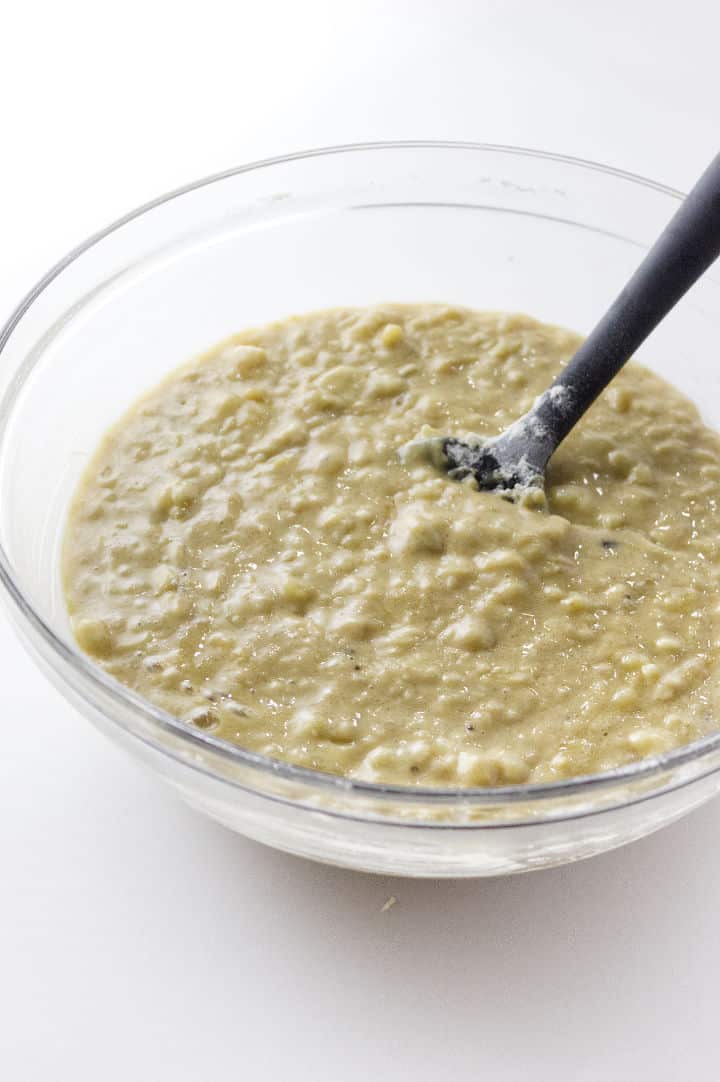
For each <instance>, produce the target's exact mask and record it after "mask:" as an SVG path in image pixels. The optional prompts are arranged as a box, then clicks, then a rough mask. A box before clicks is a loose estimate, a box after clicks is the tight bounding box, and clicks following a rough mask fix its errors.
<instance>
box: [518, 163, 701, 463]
mask: <svg viewBox="0 0 720 1082" xmlns="http://www.w3.org/2000/svg"><path fill="white" fill-rule="evenodd" d="M718 255H720V154H718V155H717V157H716V158H715V159H714V160H713V161H712V162H711V163H710V165H709V166H708V168H707V169H706V170H705V172H704V173H703V175H702V176H701V177H700V180H699V181H698V182H697V184H696V185H695V187H694V188H693V189H692V191H691V192H690V194H689V195H688V196H687V197H686V199H685V200H684V201H683V203H682V204H681V206H680V208H679V210H678V211H677V212H676V213H675V215H674V217H673V218H672V219H671V221H670V223H669V224H668V225H667V227H666V228H665V230H664V232H663V233H661V235H660V237H659V238H658V239H657V241H656V242H655V244H654V245H653V247H652V248H651V249H650V251H649V252H648V254H647V255H646V256H645V258H644V259H643V261H642V263H641V264H640V266H639V267H638V269H637V270H636V271H635V273H634V274H633V276H632V278H631V279H630V281H629V282H628V284H627V285H626V286H625V288H624V289H623V291H622V293H621V294H620V295H619V296H618V297H617V298H616V300H615V301H614V302H613V303H612V305H611V306H610V308H609V309H608V311H607V313H606V314H605V315H604V316H603V318H602V319H601V320H600V322H599V323H598V325H597V326H596V327H595V329H594V331H592V333H591V334H590V335H589V337H588V338H587V339H586V340H585V342H583V344H582V346H581V347H580V349H579V350H578V351H577V353H576V354H575V356H574V357H573V358H572V360H571V361H570V362H569V363H568V365H567V366H566V367H565V369H563V371H562V372H561V373H560V375H559V376H558V378H557V379H556V380H555V383H554V384H553V386H554V387H562V388H566V389H567V393H562V392H561V393H560V394H556V395H555V396H552V395H546V396H543V400H542V401H541V402H540V403H539V406H538V419H539V420H541V421H544V422H545V423H546V425H547V426H548V428H549V429H550V430H551V431H552V435H553V437H554V444H555V447H557V445H558V444H559V443H560V441H561V440H563V439H564V438H565V436H566V435H567V434H568V432H569V431H570V429H571V428H572V427H573V425H575V424H576V422H577V421H578V420H579V419H580V417H582V415H583V414H584V413H585V411H586V410H587V409H588V407H589V406H591V405H592V403H593V402H594V401H595V399H596V398H597V396H598V395H599V394H600V392H601V391H602V390H603V388H605V387H606V386H607V384H608V383H609V382H610V380H611V379H612V378H613V376H615V375H616V374H617V372H618V371H619V370H620V369H621V368H622V366H623V365H624V364H625V362H626V361H627V360H628V359H629V358H630V357H631V356H632V354H633V353H634V352H635V350H636V349H637V348H638V346H640V345H641V344H642V343H643V342H644V341H645V339H646V338H647V336H648V335H649V334H650V332H651V331H652V330H653V329H654V328H655V327H656V326H657V324H658V323H659V322H660V320H661V319H662V318H663V317H664V316H666V315H667V313H668V312H669V311H670V309H671V308H672V307H673V306H674V305H675V304H676V303H677V302H678V301H679V300H680V298H681V297H682V296H683V294H684V293H685V292H686V291H687V290H688V289H689V288H690V286H691V285H692V284H693V282H695V281H696V280H697V279H698V278H699V277H700V275H701V274H702V273H703V272H704V271H706V270H707V268H708V267H709V266H710V264H711V263H712V262H713V261H714V260H715V259H717V257H718ZM554 449H555V448H554V447H553V448H552V449H551V450H550V453H552V450H554ZM548 457H549V456H548Z"/></svg>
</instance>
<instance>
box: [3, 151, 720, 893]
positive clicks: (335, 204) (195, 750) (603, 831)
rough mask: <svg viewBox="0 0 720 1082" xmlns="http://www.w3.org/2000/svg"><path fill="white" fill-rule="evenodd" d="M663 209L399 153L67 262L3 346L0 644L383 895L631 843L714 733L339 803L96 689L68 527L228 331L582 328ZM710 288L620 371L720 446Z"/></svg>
mask: <svg viewBox="0 0 720 1082" xmlns="http://www.w3.org/2000/svg"><path fill="white" fill-rule="evenodd" d="M679 198H681V197H680V195H679V194H678V193H677V192H674V191H671V190H670V189H668V188H665V187H662V186H661V185H658V184H653V183H651V182H649V181H646V180H641V179H640V178H638V177H634V176H629V175H628V174H625V173H620V172H618V171H616V170H612V169H607V168H603V167H602V166H597V165H592V164H591V163H588V162H583V161H578V160H575V159H572V158H566V157H559V156H554V155H549V154H539V153H534V152H531V151H523V150H517V149H514V148H511V147H494V146H476V145H467V144H455V143H397V144H376V145H370V146H349V147H339V148H333V149H329V150H320V151H311V152H309V153H306V154H296V155H291V156H289V157H285V158H277V159H274V160H272V161H265V162H259V163H256V164H254V165H250V166H246V167H243V168H240V169H236V170H232V171H231V172H229V173H225V174H223V175H221V176H217V177H211V178H209V179H207V180H203V181H200V182H199V183H197V184H192V185H190V186H188V187H187V188H183V189H182V190H180V191H178V192H174V193H172V194H170V195H168V196H164V197H163V198H161V199H158V200H156V201H155V202H153V203H150V204H148V205H147V206H145V207H142V208H140V210H137V211H134V212H133V213H131V214H129V215H127V217H125V218H123V219H122V220H121V221H119V222H116V223H115V224H114V225H112V226H110V227H109V228H108V229H106V230H104V231H103V232H102V233H100V234H98V235H97V236H95V237H92V238H91V239H90V240H88V241H87V242H86V243H85V244H83V245H81V247H80V248H78V249H77V250H76V251H74V252H72V253H71V254H70V255H69V256H67V258H66V259H64V260H63V261H62V262H61V263H60V264H58V266H56V267H55V268H54V269H53V270H52V271H50V273H49V274H48V275H47V276H46V277H45V278H44V279H43V281H42V282H40V283H39V284H38V285H37V287H36V288H35V289H34V290H33V291H32V293H31V294H30V296H28V297H27V298H26V299H25V300H24V301H23V302H22V304H21V305H20V307H19V308H18V309H17V311H16V312H15V313H14V314H13V316H12V317H11V319H10V321H9V322H8V324H7V326H6V327H5V329H4V330H3V332H2V334H0V353H1V357H0V581H1V583H2V591H1V592H2V594H3V595H4V597H5V600H6V601H7V603H8V609H9V612H10V615H11V617H12V618H13V620H14V622H15V624H16V626H17V629H18V631H19V633H20V635H21V636H22V638H23V639H24V641H25V642H26V644H27V645H28V647H29V649H30V650H31V652H32V653H33V655H34V656H35V657H36V658H37V660H38V662H39V663H40V665H41V666H42V668H43V669H44V670H45V671H46V672H47V673H48V675H49V676H50V678H51V679H52V680H53V681H54V683H55V684H56V685H57V686H58V687H59V688H60V690H61V691H62V692H63V693H64V694H65V695H66V696H67V697H68V698H69V699H71V700H72V701H73V702H74V703H76V704H77V706H78V707H79V709H80V710H81V711H82V712H83V713H85V714H86V715H87V716H88V717H89V718H90V719H91V720H92V721H93V722H94V723H95V724H96V725H98V726H99V727H100V728H101V729H102V730H103V731H104V732H106V733H107V734H108V735H109V736H111V737H112V738H113V739H114V740H116V741H117V742H118V743H120V744H122V745H123V746H124V747H126V748H127V749H128V750H129V751H130V752H132V754H134V755H135V756H137V757H138V758H139V759H141V760H142V761H143V762H145V763H146V764H147V765H148V766H150V767H151V768H152V769H153V770H155V771H156V772H157V773H158V774H159V775H160V776H162V777H163V778H165V779H166V780H167V781H168V782H170V784H171V785H173V786H174V787H175V788H176V789H177V790H178V791H179V792H180V793H181V794H182V796H183V797H185V799H186V800H188V801H189V802H190V803H191V804H193V805H195V806H196V807H198V808H200V809H202V810H203V811H205V812H207V813H208V814H209V815H211V816H213V817H214V818H215V819H218V820H220V821H221V822H223V823H225V824H227V825H228V826H230V827H232V828H233V829H235V830H238V831H241V832H243V833H245V834H247V835H250V836H251V837H253V838H257V839H258V840H260V841H263V842H267V843H268V844H270V845H274V846H277V847H278V848H281V849H286V850H289V851H291V852H293V853H298V854H302V855H304V856H308V857H313V858H315V859H317V860H323V861H328V862H332V863H335V864H340V865H346V866H348V867H353V868H363V869H367V870H370V871H379V872H393V873H395V874H401V875H425V876H471V875H497V874H501V873H506V872H517V871H524V870H527V869H530V868H540V867H547V866H549V865H553V864H560V863H562V862H565V861H570V860H576V859H578V858H581V857H586V856H590V855H591V854H593V853H597V852H600V851H601V850H604V849H609V848H611V847H613V846H617V845H620V844H622V843H624V842H627V841H630V840H631V839H633V838H638V837H640V836H641V835H643V834H647V833H648V832H650V831H652V830H655V829H656V828H658V827H660V826H662V825H663V824H665V823H668V822H670V821H672V820H673V819H676V818H678V816H680V815H683V814H684V813H685V812H687V811H688V810H689V809H691V808H693V807H695V806H697V805H698V804H701V803H702V802H703V801H705V800H707V799H708V798H709V797H710V796H711V795H713V794H714V793H715V792H716V791H717V789H718V787H720V735H713V736H711V737H709V738H707V739H705V740H703V741H701V742H699V743H697V744H694V745H690V746H688V747H685V748H682V749H680V750H679V751H676V752H673V753H671V754H668V755H664V756H662V757H659V758H657V759H652V760H646V761H644V762H642V763H640V764H637V765H635V766H632V767H628V768H625V769H622V770H618V771H615V772H612V773H608V774H604V775H597V776H594V777H591V778H586V779H577V780H572V781H567V782H561V783H558V784H552V785H536V786H508V787H506V788H502V789H492V790H489V789H468V790H460V791H459V790H437V789H436V790H422V789H409V788H408V789H403V788H399V787H382V786H377V785H370V784H361V783H357V782H350V781H348V780H345V779H342V778H337V777H333V776H329V775H323V774H319V773H316V772H313V771H310V770H304V769H299V768H294V767H291V766H288V765H287V764H285V763H281V762H277V761H271V760H268V759H264V758H263V757H261V756H259V755H255V754H251V753H249V752H244V751H242V750H240V749H238V748H235V747H231V746H229V745H227V744H224V743H223V742H221V741H219V740H217V739H214V738H213V737H212V736H210V735H206V734H204V733H202V732H198V731H195V730H191V729H189V728H187V727H186V726H185V725H183V724H182V723H181V722H179V721H177V720H176V719H174V718H172V717H170V716H169V715H167V714H165V713H163V711H161V710H159V709H158V708H157V707H154V706H152V705H151V704H149V703H147V702H145V701H144V700H142V699H140V698H139V697H138V696H136V695H134V694H133V693H132V692H130V691H128V690H126V689H125V688H123V687H122V686H120V685H119V684H117V683H116V682H115V681H114V680H112V679H111V678H110V677H108V676H107V675H105V674H104V673H103V672H102V671H101V670H100V669H99V668H97V667H96V666H95V665H94V664H93V663H92V662H91V661H90V660H89V659H88V658H87V657H85V656H84V655H83V654H81V653H80V652H79V650H78V649H77V648H76V646H75V645H74V642H73V640H72V637H71V635H70V632H69V627H68V622H67V618H66V614H65V610H64V605H63V598H62V592H61V589H60V583H59V574H58V563H59V561H58V554H59V546H60V538H61V534H62V530H63V524H64V516H65V513H66V509H67V506H68V501H69V498H70V495H71V493H72V490H73V488H74V486H75V484H76V482H77V479H78V476H79V474H80V472H81V470H82V469H83V466H84V464H85V462H86V461H87V459H88V456H89V455H90V453H91V452H92V450H93V448H94V447H95V445H96V444H97V442H98V440H99V438H100V437H101V435H102V434H103V432H104V431H105V429H106V428H107V427H108V426H109V425H110V423H111V422H112V421H114V420H115V418H117V417H118V416H119V415H120V414H121V413H122V412H123V411H124V410H125V408H126V407H127V406H128V405H129V404H130V403H131V402H132V401H133V399H135V398H136V396H137V395H138V394H139V393H140V392H142V391H143V390H144V389H146V388H148V387H150V386H152V385H153V384H154V383H156V382H157V381H158V380H159V379H160V378H161V377H162V376H163V375H164V374H165V373H166V372H167V371H168V370H170V369H172V368H174V367H175V366H177V365H178V364H179V363H181V362H182V361H184V360H185V359H188V358H190V357H192V355H193V354H195V353H198V352H200V351H202V350H204V349H205V348H206V347H207V346H209V345H211V344H213V343H214V342H216V341H217V340H218V339H221V338H223V337H224V336H226V335H228V334H230V333H232V332H233V331H236V330H239V329H242V328H243V327H244V326H246V325H251V324H257V323H262V322H264V321H266V320H270V319H275V318H278V317H281V316H285V315H289V314H291V313H294V312H302V311H304V310H310V309H313V308H326V307H329V306H331V305H351V304H368V303H373V302H377V301H386V300H395V301H419V300H420V301H421V300H428V301H430V300H438V301H448V302H453V303H457V304H467V305H470V306H473V307H477V308H491V309H492V308H495V309H506V310H516V311H517V310H519V311H526V312H529V313H531V314H533V315H535V316H537V317H539V318H540V319H543V320H547V321H548V322H551V323H560V324H565V325H567V326H569V327H574V328H576V329H578V330H580V331H587V330H589V329H590V327H591V326H592V324H593V323H594V321H595V320H596V318H597V317H598V316H599V315H600V313H601V312H602V311H603V310H604V308H605V306H606V305H607V304H608V302H609V301H610V299H611V298H612V296H613V295H614V294H615V293H616V292H617V291H618V289H619V288H620V286H621V285H622V284H623V282H624V281H625V279H626V278H627V277H628V275H629V274H630V272H631V271H632V269H633V268H634V267H635V266H636V264H637V263H638V261H639V260H640V258H641V256H642V253H643V251H644V250H645V249H646V248H647V247H648V246H649V245H650V243H651V242H652V241H653V239H654V238H655V236H656V235H657V233H658V232H659V230H660V229H661V227H662V226H663V225H664V223H665V222H666V221H667V219H668V218H669V217H670V215H671V214H672V212H673V211H674V209H675V207H676V205H677V202H678V199H679ZM718 340H720V284H719V281H718V278H717V276H715V277H713V275H712V273H711V274H710V275H708V276H706V278H705V279H704V280H703V281H702V282H701V283H700V284H699V285H698V286H696V287H695V289H694V290H693V291H692V293H691V294H689V295H688V297H687V298H686V299H685V300H684V301H683V302H682V304H681V305H680V306H679V307H678V308H677V310H676V311H675V312H674V313H673V314H672V315H671V317H670V318H669V319H668V320H667V321H666V323H665V324H664V325H663V326H662V327H661V328H660V329H659V330H658V331H657V332H656V333H655V334H654V335H653V337H652V339H651V341H650V343H649V344H648V345H647V347H646V348H644V349H643V350H642V351H641V359H642V360H643V361H644V362H645V363H646V364H648V365H649V366H650V367H652V368H654V369H656V370H657V371H658V372H660V373H662V374H663V375H665V376H667V377H669V378H670V379H671V380H673V381H674V382H675V383H676V384H677V385H679V386H680V387H681V388H682V390H683V391H685V392H686V393H687V394H688V395H690V397H691V398H693V399H694V400H695V401H696V402H697V403H698V404H699V405H700V407H701V409H702V412H703V414H704V415H705V418H706V420H707V421H708V422H709V423H710V424H712V425H714V426H716V427H717V426H720V383H719V373H720V366H718V363H717V357H716V352H717V347H716V343H717V342H718Z"/></svg>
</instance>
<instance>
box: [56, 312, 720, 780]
mask: <svg viewBox="0 0 720 1082" xmlns="http://www.w3.org/2000/svg"><path fill="white" fill-rule="evenodd" d="M579 342H580V339H579V338H578V337H577V336H576V335H575V334H572V333H570V332H569V331H566V330H562V329H559V328H557V327H551V326H546V325H543V324H541V323H538V322H536V321H535V320H533V319H530V318H528V317H527V316H519V315H503V314H497V313H479V312H474V311H470V310H467V309H460V308H453V307H448V306H445V305H395V304H388V305H381V306H378V307H373V308H356V309H338V310H333V311H326V312H319V313H314V314H310V315H306V316H300V317H296V318H293V319H288V320H285V321H282V322H278V323H275V324H272V325H270V326H267V327H263V328H261V329H258V330H252V331H248V332H245V333H243V334H239V335H237V336H236V337H234V338H232V339H230V340H228V341H226V342H224V343H222V344H221V345H220V346H218V347H217V348H216V349H214V350H212V351H211V352H210V353H207V354H206V355H205V356H203V357H201V358H199V359H198V360H196V361H194V362H193V363H192V364H190V365H189V366H187V367H185V368H184V369H181V370H180V371H178V372H176V373H174V374H173V375H172V376H170V377H169V379H167V380H166V381H165V382H164V383H163V384H161V385H160V386H159V387H158V388H156V389H155V390H153V391H152V392H151V393H150V394H149V395H148V396H147V397H146V398H144V399H143V400H142V401H141V402H140V403H138V404H137V405H135V406H134V407H133V408H132V409H131V410H130V411H129V412H128V413H127V414H126V415H125V417H123V418H122V420H121V421H120V422H119V423H118V424H117V425H116V426H115V427H114V428H113V430H112V431H111V432H110V433H109V434H108V435H107V437H106V438H105V440H104V441H103V443H102V444H101V446H100V448H99V450H98V451H97V453H96V454H95V456H94V457H93V459H92V461H91V462H90V465H89V466H88V468H87V471H86V473H85V476H84V478H83V479H82V482H81V484H80V486H79V489H78V492H77V496H76V498H75V501H74V504H73V506H72V509H71V512H70V516H69V521H68V526H67V533H66V539H65V548H64V579H65V587H66V595H67V604H68V608H69V612H70V615H71V620H72V625H73V629H74V633H75V635H76V637H77V640H78V642H79V644H80V646H81V647H82V648H83V649H84V650H85V651H87V653H88V654H90V655H91V656H92V657H93V658H94V659H95V660H96V661H97V662H98V663H99V664H100V665H102V667H103V668H104V669H106V670H107V671H108V672H109V673H111V674H112V675H113V676H114V677H116V678H117V679H118V680H119V681H121V682H122V683H124V684H126V685H128V686H129V687H131V688H133V689H134V690H136V691H137V692H139V693H140V694H141V695H143V696H145V697H146V698H147V699H149V700H151V701H152V702H154V703H156V704H158V705H159V706H161V707H163V708H164V709H165V710H167V711H169V712H170V713H171V714H174V715H176V716H178V717H179V718H181V719H183V720H184V721H186V722H187V724H188V725H191V726H196V727H198V728H200V729H203V730H206V731H212V732H213V734H214V735H216V736H219V737H221V738H223V739H225V740H228V741H232V742H233V743H235V744H238V745H240V746H242V747H244V748H250V749H253V750H254V751H257V752H261V753H262V754H264V755H268V756H273V757H277V758H282V759H287V760H290V761H291V762H293V763H298V764H302V765H304V766H308V767H313V768H316V769H319V770H323V771H329V772H332V773H337V774H343V775H348V776H351V777H355V778H361V779H365V780H368V781H373V782H392V783H399V784H403V785H432V786H455V785H457V786H496V785H504V784H510V783H522V782H540V781H551V780H555V779H559V778H565V777H568V776H575V775H583V774H592V773H596V772H598V771H602V770H605V769H607V768H610V767H615V766H619V765H622V764H626V763H630V762H632V761H634V760H637V759H640V758H642V757H644V756H648V755H654V754H657V753H660V752H664V751H667V750H669V749H670V748H673V747H675V746H678V745H681V744H684V743H686V742H689V741H691V740H693V739H695V738H697V737H698V736H701V735H704V734H705V733H707V732H708V731H709V730H710V729H711V728H712V726H713V719H714V718H715V717H717V711H718V701H717V700H718V680H717V643H718V632H719V629H718V590H717V584H718V574H719V572H720V511H719V508H720V439H719V437H718V436H717V435H716V434H715V433H714V432H712V431H710V430H709V429H708V428H706V427H705V426H704V425H703V423H702V421H701V420H700V418H699V416H698V413H697V411H696V409H695V407H694V406H693V405H692V403H691V402H689V401H688V400H687V399H686V398H685V397H684V396H683V395H682V394H680V393H679V392H678V391H677V390H675V389H674V388H672V387H671V386H669V385H668V384H667V383H665V382H664V381H663V380H661V379H660V378H659V377H657V376H656V375H654V374H652V373H651V372H649V371H647V370H646V369H644V368H642V367H640V366H639V365H635V364H630V365H628V366H627V367H626V368H625V369H624V370H623V371H622V372H621V374H620V375H619V376H618V377H617V378H616V379H615V380H614V382H613V384H612V385H611V387H610V388H609V389H608V390H607V391H606V392H605V393H604V394H603V396H602V397H601V398H600V399H599V400H598V402H597V403H596V404H595V405H594V406H593V407H592V409H591V410H590V411H589V413H588V414H587V415H586V417H585V418H584V419H583V420H582V422H581V423H580V425H579V426H578V427H577V429H576V430H575V431H574V432H573V433H572V434H571V435H570V436H569V437H568V439H567V440H566V441H565V443H564V444H563V445H562V446H561V448H560V449H559V451H558V452H557V453H556V454H555V456H554V457H553V458H552V460H551V464H550V468H549V470H548V475H547V485H546V505H545V506H544V507H539V508H538V507H536V506H528V505H524V506H523V505H519V504H514V503H510V502H507V501H506V500H503V499H502V498H501V497H500V496H498V495H497V494H494V493H484V492H478V491H477V490H476V489H474V488H473V487H472V484H470V483H458V482H455V481H451V480H450V479H449V478H447V476H444V475H443V474H442V472H440V471H439V470H438V469H437V468H436V467H435V466H433V465H432V463H430V462H428V461H423V460H422V459H419V460H418V459H415V458H413V457H412V456H410V457H409V458H408V457H406V460H405V461H404V462H403V461H402V460H401V458H400V456H399V453H398V452H399V449H401V448H402V447H403V445H405V444H406V443H407V442H408V441H410V440H412V439H414V438H415V437H417V436H418V434H419V433H421V432H422V433H423V434H432V433H437V434H457V435H463V434H465V433H468V432H471V433H476V434H479V435H481V436H491V435H495V434H496V433H498V432H500V431H502V430H503V429H505V428H506V427H507V426H508V425H509V424H510V423H511V422H512V421H513V420H515V419H516V418H517V417H518V416H520V415H521V414H522V413H524V412H525V411H526V410H527V409H528V408H529V407H530V406H531V404H532V402H533V401H534V399H535V397H536V396H537V395H538V394H539V393H540V392H542V391H543V390H544V389H545V388H546V387H547V386H548V384H549V383H550V382H551V380H552V378H553V377H554V376H555V375H556V374H557V372H558V371H559V369H560V368H561V366H562V365H563V363H564V362H565V361H566V360H568V359H569V357H570V356H571V355H572V353H573V352H574V351H575V349H576V348H577V346H578V344H579ZM531 502H532V501H531Z"/></svg>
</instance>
